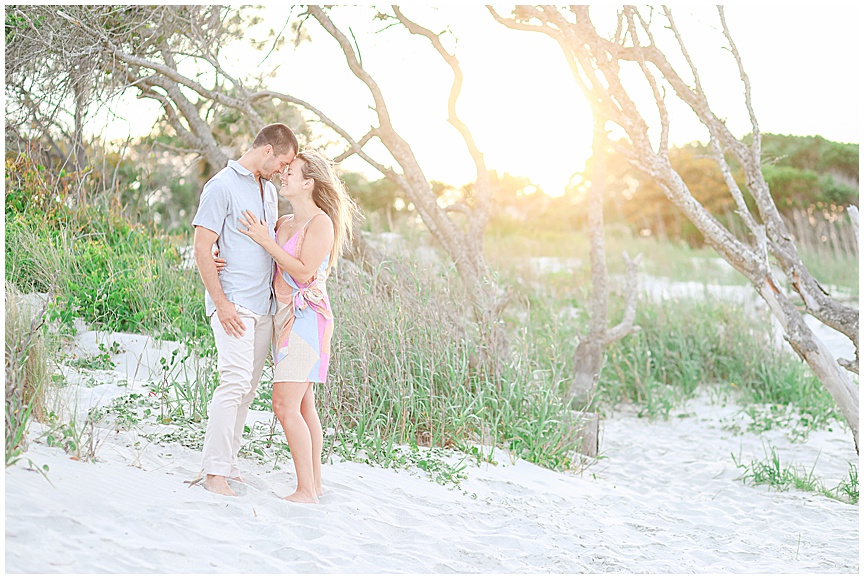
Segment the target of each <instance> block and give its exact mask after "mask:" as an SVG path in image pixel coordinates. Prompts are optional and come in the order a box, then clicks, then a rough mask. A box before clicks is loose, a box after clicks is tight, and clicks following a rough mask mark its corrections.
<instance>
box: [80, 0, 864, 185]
mask: <svg viewBox="0 0 864 579" xmlns="http://www.w3.org/2000/svg"><path fill="white" fill-rule="evenodd" d="M289 10H290V8H289V7H287V6H286V7H284V8H282V7H279V8H269V9H268V18H267V20H266V21H265V22H263V23H262V24H259V25H258V26H257V27H251V28H250V29H249V31H248V34H247V37H248V38H251V37H263V36H264V35H265V33H266V32H267V30H268V29H269V28H276V29H278V28H280V27H281V23H283V22H284V21H285V19H286V18H288V17H289ZM404 11H405V12H406V15H407V16H409V17H411V18H413V19H416V21H418V22H421V23H423V24H424V25H425V26H427V27H428V28H430V29H431V30H435V31H448V32H446V33H445V34H443V35H442V40H443V42H444V44H445V46H446V48H447V49H448V50H449V51H451V52H453V53H455V54H456V56H457V57H458V59H459V61H460V64H461V68H462V72H463V73H464V84H463V87H462V91H461V95H460V98H459V101H458V103H457V113H458V115H459V117H460V118H461V120H463V121H464V122H465V123H466V125H467V126H468V127H469V129H470V130H471V133H472V136H473V138H474V139H475V141H476V143H477V145H478V147H479V148H480V150H481V151H482V152H483V154H484V160H485V163H486V166H487V167H488V168H489V169H490V170H496V171H498V172H499V173H504V172H507V173H510V174H511V175H518V176H524V177H527V178H529V179H530V180H531V181H532V183H534V184H535V185H536V186H537V187H539V188H540V189H542V190H543V191H544V192H545V193H547V194H549V195H551V196H557V195H561V194H562V193H563V192H564V189H565V187H566V186H567V184H568V182H570V181H571V179H572V177H573V175H574V174H575V173H578V172H581V171H583V170H584V168H585V162H586V160H587V159H588V157H589V156H590V154H591V138H592V118H591V114H590V110H589V107H588V106H587V104H586V101H585V98H584V96H583V95H582V93H581V92H580V90H579V89H578V87H577V85H576V83H575V82H574V80H573V78H572V77H571V75H570V71H569V68H568V67H567V65H566V63H565V62H564V59H563V56H562V54H561V52H560V49H559V48H558V46H557V45H556V43H555V42H554V41H552V40H551V39H550V38H548V37H546V36H544V35H540V34H536V33H527V32H517V31H513V30H509V29H507V28H505V27H503V26H501V25H500V24H498V23H496V22H495V21H494V20H493V19H492V17H491V16H490V15H489V13H488V12H487V11H486V9H485V8H484V7H483V6H480V5H476V6H474V5H460V6H459V7H458V9H456V8H454V7H438V8H436V7H430V6H411V7H407V6H406V7H405V8H404ZM595 12H596V13H597V15H598V19H599V18H600V12H608V13H609V14H612V15H613V16H614V9H613V8H612V7H608V8H606V7H598V8H596V9H592V14H594V13H595ZM810 12H812V11H793V10H788V11H784V12H782V13H781V12H777V11H771V10H769V9H768V8H765V7H759V6H752V7H746V8H745V7H742V6H737V5H736V6H731V7H727V10H726V13H727V19H728V22H729V24H730V28H731V29H732V33H733V36H734V37H735V39H736V44H737V45H738V48H739V50H740V51H741V53H742V55H743V56H744V61H745V66H746V67H747V68H748V75H749V76H750V79H751V82H752V83H753V93H754V97H753V98H754V108H755V109H756V114H757V116H758V117H759V119H760V128H761V129H762V131H763V132H777V133H791V134H799V135H804V134H821V135H822V136H825V137H826V138H829V139H833V140H838V141H845V142H858V134H857V131H858V128H857V122H858V117H857V114H858V105H857V103H858V102H859V101H860V98H859V94H860V91H859V90H858V86H857V81H856V78H855V76H856V75H850V74H848V73H847V72H848V71H845V69H843V66H844V65H842V63H840V62H839V61H840V60H842V59H831V58H825V59H822V60H820V61H819V62H820V65H819V66H820V71H821V72H820V74H822V75H823V76H824V77H825V78H832V89H831V96H830V100H831V102H832V106H831V107H826V106H824V103H825V102H826V100H827V98H828V97H826V96H825V94H824V90H822V89H820V86H821V85H820V83H815V82H814V83H809V84H802V83H800V82H799V81H798V80H796V77H795V76H794V75H792V74H791V73H790V74H787V75H783V76H777V75H776V74H775V73H776V72H777V71H778V70H780V71H783V70H786V69H788V68H789V67H790V66H791V67H793V68H794V67H795V66H796V65H795V63H800V62H811V63H812V62H813V61H814V59H818V58H819V57H818V55H816V52H817V49H818V50H823V51H824V52H825V53H826V54H828V53H835V52H836V53H843V52H844V48H843V46H841V45H842V44H843V43H844V42H847V43H850V46H851V42H853V40H848V39H850V38H855V37H856V36H855V34H854V33H850V34H844V31H854V27H853V25H852V24H851V23H849V22H847V21H842V19H839V20H838V19H835V18H831V17H829V16H826V15H825V14H823V13H822V12H821V11H820V12H819V15H818V19H821V20H822V22H821V24H820V26H817V27H815V28H814V27H809V28H808V25H807V22H808V18H809V17H807V16H806V15H805V13H810ZM767 13H770V14H771V15H772V16H771V17H772V19H774V20H773V22H774V24H772V26H773V27H774V28H776V27H778V26H782V27H783V28H784V29H785V30H786V31H787V32H788V33H789V34H793V36H794V34H797V32H796V31H798V32H801V31H803V30H804V29H806V30H807V33H808V35H809V37H810V38H811V40H812V41H808V43H807V46H799V45H798V44H795V43H792V44H788V45H784V48H783V51H784V52H783V55H782V58H778V57H777V56H776V54H774V53H773V52H772V51H770V50H765V48H764V42H765V37H764V31H762V30H761V28H760V24H759V23H760V22H764V21H765V20H766V18H763V17H762V16H765V15H766V14H767ZM833 13H834V14H835V15H836V14H837V13H838V11H837V10H836V9H835V10H834V12H833ZM295 14H296V10H295ZM331 14H332V18H333V20H334V22H336V24H337V25H339V26H340V27H342V28H343V29H344V30H347V29H348V27H349V26H350V29H351V33H352V35H353V36H354V38H356V43H357V45H358V46H359V48H360V55H361V57H362V61H363V65H364V67H365V68H366V69H367V70H368V71H369V72H370V74H371V75H372V76H373V77H374V78H375V80H376V82H377V83H378V85H379V86H380V87H381V91H382V93H383V95H384V98H385V100H386V103H387V107H388V112H389V114H390V116H391V118H392V121H393V126H394V127H395V128H396V130H397V132H399V134H400V135H401V136H402V137H403V138H404V139H405V140H406V141H407V142H408V143H409V144H410V146H411V148H412V150H413V151H414V154H415V155H416V157H417V159H418V161H419V162H420V165H421V167H422V168H423V170H424V172H425V174H426V177H427V178H428V179H430V180H438V181H443V182H445V183H447V184H449V185H452V186H454V187H457V188H458V187H461V186H462V185H464V184H466V183H469V182H472V181H474V180H475V177H476V170H475V167H474V163H473V161H472V159H471V156H470V155H469V153H468V150H467V148H466V146H465V143H464V141H463V140H462V137H461V136H460V134H459V132H458V131H457V130H456V129H455V128H454V127H453V126H452V125H450V124H449V123H448V122H447V117H448V113H447V100H448V96H449V92H450V88H451V85H452V82H453V73H452V71H451V70H450V68H449V66H448V65H447V64H446V63H445V62H444V61H443V59H441V58H440V56H439V55H438V54H437V53H436V52H435V50H434V49H433V48H432V46H431V45H430V43H429V42H428V40H427V39H426V38H423V37H420V36H412V35H410V34H408V33H407V32H406V31H405V30H404V29H402V28H401V27H398V26H394V27H390V28H386V24H385V23H383V22H382V21H380V20H375V19H374V18H373V17H374V15H375V11H374V10H373V9H372V8H370V7H369V6H337V7H335V8H334V9H333V10H332V13H331ZM454 14H456V15H458V18H454ZM760 15H761V16H760ZM796 15H797V16H796ZM607 16H608V14H607ZM655 17H656V18H660V15H659V14H655ZM781 20H782V22H781ZM676 21H677V23H678V25H679V27H680V28H681V29H682V30H684V31H686V33H685V41H687V42H688V46H689V47H691V55H692V56H693V57H694V60H696V61H697V65H698V66H700V70H701V71H703V72H702V74H703V78H702V81H703V85H704V86H705V90H706V92H707V93H708V96H709V100H711V102H712V106H714V105H715V103H716V105H717V108H718V114H720V115H721V116H725V117H726V118H727V119H728V121H727V124H728V126H729V127H730V129H731V130H732V131H733V133H734V134H736V135H744V134H746V133H747V132H749V130H750V126H749V117H748V116H747V111H746V108H745V107H744V104H743V88H742V86H741V83H740V79H739V78H738V72H737V69H735V67H734V62H733V61H732V60H731V57H730V56H729V55H728V50H724V49H723V46H725V44H724V40H723V38H722V33H721V32H720V31H719V25H718V24H717V16H716V12H714V9H713V8H695V7H694V8H688V9H681V10H680V11H679V10H677V9H676ZM305 26H306V29H307V31H308V33H309V36H310V38H311V41H306V42H303V43H301V44H300V46H298V47H296V48H295V47H294V46H293V45H291V44H288V45H286V46H283V47H282V48H281V49H279V50H277V51H275V52H273V53H272V54H271V55H270V56H268V57H267V58H266V59H264V56H263V53H261V52H254V51H253V50H252V49H251V48H250V47H249V45H248V41H245V42H240V43H238V44H237V45H236V46H232V47H230V49H229V50H227V51H226V52H225V53H224V56H225V57H226V59H225V65H226V68H227V69H228V70H229V71H232V73H234V74H237V75H238V76H242V75H243V74H247V73H248V74H250V75H258V74H264V73H266V72H268V71H270V70H271V69H274V68H275V69H276V73H275V75H274V76H272V77H271V78H269V79H268V80H267V82H268V86H269V87H271V88H273V89H275V90H279V91H282V92H286V93H288V94H292V95H294V96H296V97H299V98H301V99H303V100H305V101H307V102H309V103H312V104H313V105H315V106H316V107H318V108H319V109H320V110H321V111H323V112H324V113H325V114H327V115H328V116H329V117H330V118H331V119H333V120H334V121H336V122H337V123H338V124H340V125H341V126H342V127H344V128H345V129H346V130H347V131H348V132H350V133H351V134H352V135H353V136H354V137H355V138H360V137H361V136H362V135H364V134H365V133H366V132H367V131H368V130H369V128H370V127H372V126H377V124H378V121H377V118H376V117H375V114H374V112H373V111H372V110H371V107H372V106H373V105H374V102H373V99H372V97H371V96H370V93H369V91H368V89H367V88H366V86H365V85H364V84H362V83H361V82H360V81H359V80H358V79H357V78H355V77H354V76H353V75H352V73H351V72H350V70H349V68H348V65H347V63H346V61H345V57H344V55H343V54H342V52H341V50H340V48H339V45H338V43H337V42H336V41H335V40H334V39H333V38H332V37H330V35H329V34H327V33H326V32H325V31H324V30H323V29H322V28H321V27H320V26H318V24H317V23H316V22H314V21H313V20H310V21H307V22H306V24H305ZM815 36H818V37H819V39H820V40H819V42H816V41H815ZM844 39H845V40H844ZM847 48H848V47H847ZM850 50H851V53H853V54H858V53H857V52H856V50H855V49H854V48H851V49H850ZM262 61H263V62H262ZM250 63H251V64H250ZM259 63H260V64H259ZM256 67H257V68H256ZM784 67H785V68H784ZM831 67H835V68H836V69H837V70H835V69H834V68H831ZM682 70H687V68H686V65H685V66H684V67H683V68H682ZM820 91H822V92H820ZM646 95H647V99H648V101H647V102H648V106H647V107H645V109H646V110H650V108H651V105H653V102H652V101H651V99H650V93H647V92H646ZM644 100H645V99H643V101H644ZM667 100H668V101H669V102H670V115H672V118H673V123H672V130H671V142H672V143H673V144H683V143H687V142H690V141H693V140H704V138H705V132H704V129H703V128H702V127H701V125H700V124H699V123H698V121H697V120H696V119H695V118H693V115H692V113H691V112H690V111H689V110H686V109H684V108H680V106H679V105H675V104H673V103H674V101H675V97H674V95H672V94H671V91H669V94H668V95H667ZM126 101H129V102H128V103H126ZM133 101H135V99H133V98H129V99H125V97H124V100H123V102H124V103H126V104H125V105H122V106H121V105H120V104H118V106H117V109H116V110H117V111H118V114H119V115H120V117H121V118H120V119H112V118H111V117H110V116H107V115H106V114H104V111H103V114H102V115H101V116H97V117H94V119H95V118H102V122H103V124H104V134H105V135H106V136H108V137H114V138H125V137H126V136H127V135H133V136H134V135H136V134H141V133H146V132H148V131H149V127H151V126H152V123H150V124H149V125H148V124H147V122H146V117H148V116H149V115H152V116H153V118H155V116H156V114H158V109H157V108H156V107H150V106H148V107H143V106H142V105H141V102H142V101H137V102H133ZM124 107H128V108H124ZM124 110H125V111H126V112H123V111H124ZM130 111H131V112H130ZM144 113H146V114H144ZM654 116H656V110H655V114H654ZM309 118H310V119H314V116H313V115H309ZM646 121H648V122H649V124H651V125H652V127H654V129H653V130H655V132H656V127H655V124H656V120H655V119H654V118H653V117H652V116H651V114H646ZM94 122H95V121H94ZM313 127H314V128H315V130H316V131H317V132H318V134H319V135H321V136H322V138H321V139H320V142H316V143H315V144H316V145H323V144H325V143H327V142H328V141H329V143H330V144H329V146H328V147H327V148H326V152H328V153H330V154H333V155H336V154H339V153H340V152H342V150H344V143H341V142H340V140H339V139H338V138H337V137H334V133H332V132H330V131H329V130H327V129H325V128H323V126H322V125H320V124H317V125H314V124H313ZM139 131H140V132H139ZM365 150H366V151H367V152H368V153H369V154H370V155H372V156H373V157H374V158H375V159H376V160H378V161H380V162H382V163H383V164H385V165H392V164H393V163H394V161H393V159H392V158H391V157H390V156H389V153H388V152H387V151H386V150H385V149H384V147H383V146H381V145H380V143H377V142H375V141H374V140H373V141H371V142H370V143H369V144H368V145H367V146H366V147H365ZM343 168H345V169H346V170H353V171H359V172H363V173H366V174H367V175H368V176H369V177H370V178H377V177H378V176H379V175H378V174H377V172H376V171H375V170H374V169H373V168H371V167H370V166H369V165H368V164H367V163H365V162H364V161H362V160H361V159H359V158H358V157H356V156H354V157H352V158H350V159H348V160H346V161H345V162H344V163H343Z"/></svg>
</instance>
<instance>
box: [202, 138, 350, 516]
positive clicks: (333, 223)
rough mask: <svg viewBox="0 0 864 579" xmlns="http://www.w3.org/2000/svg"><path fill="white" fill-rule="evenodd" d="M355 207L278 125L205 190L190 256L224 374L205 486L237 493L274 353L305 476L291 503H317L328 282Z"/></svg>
mask: <svg viewBox="0 0 864 579" xmlns="http://www.w3.org/2000/svg"><path fill="white" fill-rule="evenodd" d="M276 173H280V176H281V188H280V189H279V191H278V195H279V196H282V197H284V198H286V199H287V200H289V201H290V202H291V206H292V208H293V211H294V213H293V214H290V215H285V216H283V217H279V215H278V200H277V199H278V198H277V191H276V187H275V186H274V185H273V183H271V182H270V179H271V178H272V177H273V175H275V174H276ZM355 212H356V206H355V205H354V203H353V201H351V199H350V198H349V197H348V195H347V193H346V191H345V189H344V186H343V184H342V182H341V181H340V180H339V179H338V177H337V176H336V173H335V171H334V169H333V163H332V162H330V161H329V160H328V159H326V158H325V157H323V156H322V155H321V154H319V153H318V152H316V151H311V150H309V151H302V152H298V143H297V138H296V137H295V135H294V133H293V132H292V131H291V129H290V128H289V127H287V126H286V125H284V124H281V123H276V124H272V125H268V126H266V127H264V128H263V129H261V131H260V132H259V133H258V135H257V136H256V137H255V140H254V141H253V143H252V147H251V148H250V149H249V150H248V151H246V153H244V154H243V156H242V157H240V159H238V160H237V161H234V160H231V161H228V166H227V167H225V168H224V169H222V170H221V171H220V172H219V173H217V174H216V175H215V176H214V177H213V178H212V179H210V180H209V181H208V182H207V183H206V184H205V185H204V190H203V191H202V193H201V200H200V203H199V206H198V212H197V213H196V215H195V218H194V220H193V221H192V224H193V226H194V227H195V238H194V254H195V262H196V264H197V265H198V270H199V272H200V274H201V279H202V280H203V281H204V287H205V303H206V311H207V315H208V316H209V317H210V325H211V327H212V328H213V335H214V338H215V341H216V350H217V353H218V360H217V369H218V371H219V385H218V386H217V387H216V389H215V391H214V393H213V398H212V400H211V401H210V406H209V408H208V413H207V414H208V422H207V429H206V433H205V437H204V451H203V454H204V457H203V465H202V466H203V471H202V477H199V479H198V480H200V481H201V483H202V486H204V488H206V489H207V490H209V491H211V492H214V493H218V494H222V495H229V496H231V495H234V494H235V493H234V491H233V490H232V488H231V486H230V485H229V480H233V481H242V479H241V478H240V472H239V470H238V469H237V464H236V461H237V454H238V452H239V450H240V446H241V444H242V437H243V427H244V425H245V423H246V417H247V415H248V412H249V406H250V404H251V403H252V401H253V400H254V399H255V391H256V389H257V387H258V382H259V380H260V378H261V373H262V371H263V369H264V363H265V361H266V359H267V353H268V352H270V351H272V354H273V366H274V371H273V412H274V414H275V415H276V417H277V418H278V419H279V422H280V423H281V424H282V428H283V430H284V431H285V435H286V438H287V440H288V445H289V446H290V448H291V455H292V458H293V460H294V467H295V471H296V474H297V490H296V491H295V492H294V493H292V494H291V495H289V496H287V497H285V499H287V500H290V501H294V502H304V503H317V502H318V497H319V496H320V495H321V493H322V489H321V451H322V446H323V432H322V429H321V421H320V420H319V418H318V412H317V410H316V409H315V387H314V384H315V383H323V382H325V381H326V379H327V368H328V364H329V361H330V338H331V336H332V333H333V314H332V311H331V309H330V301H329V298H328V297H327V290H326V286H325V282H326V278H327V274H328V273H329V272H330V269H331V268H332V266H333V264H334V262H335V261H336V258H337V257H338V255H339V253H340V252H341V250H342V247H343V245H344V244H345V243H347V241H348V240H349V239H350V237H351V233H352V224H353V217H354V213H355ZM214 244H215V245H216V246H217V248H218V257H216V258H215V259H214V256H213V253H212V248H213V246H214ZM274 264H275V269H274Z"/></svg>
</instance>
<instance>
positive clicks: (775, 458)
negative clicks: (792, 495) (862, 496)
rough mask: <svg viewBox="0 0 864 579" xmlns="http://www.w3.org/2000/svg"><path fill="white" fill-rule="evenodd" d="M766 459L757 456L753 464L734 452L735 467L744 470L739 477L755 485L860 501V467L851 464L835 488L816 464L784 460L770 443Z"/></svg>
mask: <svg viewBox="0 0 864 579" xmlns="http://www.w3.org/2000/svg"><path fill="white" fill-rule="evenodd" d="M765 452H766V454H765V458H761V459H759V458H754V459H752V460H751V461H750V463H749V464H745V463H744V462H743V461H742V460H741V456H740V454H739V456H735V455H734V454H733V455H732V460H733V461H734V463H735V466H736V467H737V468H739V469H742V470H743V471H744V472H743V473H742V474H741V476H740V477H739V478H740V479H741V480H742V481H744V482H745V483H750V484H752V485H754V486H758V485H766V486H768V487H770V488H773V489H777V490H781V491H783V490H789V489H795V490H799V491H804V492H808V493H814V494H819V495H823V496H826V497H828V498H830V499H834V500H836V501H842V502H846V503H850V504H858V467H857V465H855V464H853V463H849V472H848V474H847V475H846V476H845V477H844V478H843V479H842V480H841V481H840V482H839V483H838V484H837V485H836V486H834V487H831V488H828V487H826V486H825V483H824V482H823V481H822V480H821V479H820V478H819V477H817V476H816V475H815V474H814V469H815V467H816V465H815V464H813V465H812V466H811V467H810V468H809V469H808V468H806V467H803V466H800V465H794V464H787V463H784V462H783V461H781V459H780V456H779V454H778V452H777V449H776V448H773V447H772V446H770V445H768V446H767V447H766V449H765Z"/></svg>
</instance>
